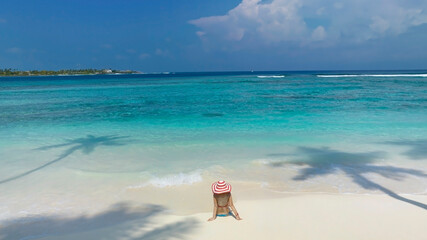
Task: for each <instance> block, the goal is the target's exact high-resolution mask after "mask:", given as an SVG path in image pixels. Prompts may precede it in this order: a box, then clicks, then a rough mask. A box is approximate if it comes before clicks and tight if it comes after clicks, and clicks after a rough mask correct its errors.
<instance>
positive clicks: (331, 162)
mask: <svg viewBox="0 0 427 240" xmlns="http://www.w3.org/2000/svg"><path fill="white" fill-rule="evenodd" d="M297 154H298V155H300V156H301V155H302V156H304V158H302V159H296V160H289V161H280V162H273V163H271V164H270V166H272V167H281V166H285V165H287V164H294V165H295V164H296V165H303V166H306V168H303V169H301V170H300V173H299V174H298V175H297V176H295V177H294V178H293V179H294V180H296V181H304V180H307V179H310V178H313V177H316V176H322V175H329V174H333V173H336V172H343V173H344V174H345V175H346V176H348V177H349V178H350V179H351V180H352V181H353V182H354V183H356V184H357V185H359V186H360V187H362V188H364V189H369V190H379V191H381V192H383V193H385V194H387V195H388V196H390V197H392V198H394V199H397V200H400V201H403V202H407V203H409V204H412V205H414V206H417V207H420V208H423V209H425V210H427V205H426V204H423V203H420V202H417V201H414V200H411V199H407V198H404V197H402V196H399V195H398V194H396V193H395V192H393V191H391V190H390V189H388V188H386V187H384V186H382V185H380V184H378V183H376V182H374V181H372V180H369V179H368V178H366V177H365V176H363V174H368V173H375V174H378V175H381V176H382V177H385V178H389V179H392V180H396V181H401V180H404V179H405V178H406V177H407V176H408V175H412V176H417V177H423V178H427V174H425V173H424V172H422V171H419V170H416V169H409V168H398V167H392V166H379V165H374V163H375V162H377V161H378V160H379V159H381V158H383V157H384V155H385V153H384V152H365V153H349V152H342V151H337V150H333V149H330V148H326V147H325V148H311V147H299V148H298V149H297Z"/></svg>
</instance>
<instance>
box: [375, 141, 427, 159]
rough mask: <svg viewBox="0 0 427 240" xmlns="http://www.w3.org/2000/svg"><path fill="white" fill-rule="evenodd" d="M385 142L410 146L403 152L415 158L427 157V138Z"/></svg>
mask: <svg viewBox="0 0 427 240" xmlns="http://www.w3.org/2000/svg"><path fill="white" fill-rule="evenodd" d="M383 144H389V145H395V146H403V147H409V150H407V151H405V152H404V153H403V154H404V155H406V156H408V157H410V158H411V159H414V160H421V159H427V139H420V140H401V141H387V142H383Z"/></svg>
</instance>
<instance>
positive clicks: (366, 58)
mask: <svg viewBox="0 0 427 240" xmlns="http://www.w3.org/2000/svg"><path fill="white" fill-rule="evenodd" d="M426 53H427V1H425V0H423V1H421V0H407V1H403V0H346V1H343V0H342V1H338V0H337V1H332V0H215V1H202V0H181V1H177V0H140V1H136V0H121V1H113V0H103V1H98V0H91V1H87V0H86V1H81V0H33V1H30V0H28V1H21V0H13V1H12V0H2V2H1V7H0V68H14V69H20V70H30V69H54V70H55V69H64V68H67V69H68V68H113V69H134V70H140V71H143V72H164V71H169V72H179V71H247V70H356V69H366V70H371V69H427V54H426Z"/></svg>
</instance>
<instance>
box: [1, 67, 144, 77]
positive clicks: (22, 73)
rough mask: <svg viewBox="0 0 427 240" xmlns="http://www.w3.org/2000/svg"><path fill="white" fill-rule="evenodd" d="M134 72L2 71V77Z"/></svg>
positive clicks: (128, 71) (91, 70)
mask: <svg viewBox="0 0 427 240" xmlns="http://www.w3.org/2000/svg"><path fill="white" fill-rule="evenodd" d="M134 73H140V72H138V71H133V70H112V69H65V70H57V71H52V70H31V71H18V70H14V69H10V68H7V69H0V76H54V75H96V74H134Z"/></svg>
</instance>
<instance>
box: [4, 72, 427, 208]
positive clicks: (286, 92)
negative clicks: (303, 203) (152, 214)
mask: <svg viewBox="0 0 427 240" xmlns="http://www.w3.org/2000/svg"><path fill="white" fill-rule="evenodd" d="M343 74H344V73H340V74H331V73H311V72H302V73H288V72H278V73H224V74H218V73H216V74H208V73H199V74H197V73H189V74H184V73H181V74H170V75H113V76H107V75H103V76H62V77H25V78H24V77H22V78H21V77H18V78H1V79H0V156H1V158H0V164H1V166H2V167H1V169H0V176H1V179H0V189H1V190H2V192H4V193H7V194H6V195H4V194H3V195H2V196H1V197H0V198H1V199H0V200H1V201H2V202H6V203H7V202H12V201H14V200H16V199H19V197H22V196H23V195H25V191H26V192H27V193H34V192H36V191H38V192H46V191H47V192H49V193H50V194H54V195H55V194H58V195H60V194H64V193H65V192H66V191H71V192H73V191H74V192H76V194H78V192H79V191H80V190H81V189H82V188H87V189H86V190H87V191H86V190H84V191H83V190H82V193H83V192H85V193H88V192H91V191H93V189H98V188H102V182H103V181H106V182H109V184H110V186H109V187H108V189H109V190H108V191H110V190H111V191H112V192H120V191H123V190H124V189H127V188H143V187H146V186H148V185H150V186H154V187H171V186H177V185H178V186H179V185H188V184H193V183H195V182H199V181H203V180H204V179H216V178H218V177H220V178H225V179H231V180H233V181H254V182H258V183H259V184H260V185H262V186H263V187H266V188H271V189H273V190H275V191H332V192H342V193H361V192H362V193H370V192H375V191H377V192H378V191H379V192H381V189H378V188H375V187H374V188H372V186H371V187H369V186H368V185H369V184H370V183H373V182H374V183H380V184H383V185H382V186H387V187H389V188H391V189H392V190H393V191H395V192H397V193H417V194H420V193H421V194H423V193H425V192H426V191H427V179H426V176H427V175H426V173H427V152H426V150H425V149H427V144H426V143H427V140H426V139H427V137H426V136H427V78H426V75H425V74H424V73H415V74H411V73H404V74H402V73H399V74H396V73H384V72H383V73H381V74H380V75H378V74H377V75H375V74H374V75H373V74H367V73H357V74H354V73H349V74H344V75H343ZM279 76H280V77H279ZM324 76H328V77H324ZM331 76H333V77H331ZM85 183H87V184H88V185H91V186H90V187H89V186H83V187H79V186H81V185H86V184H85ZM96 184H101V185H96ZM78 185H79V186H78ZM23 189H25V191H24V190H23ZM34 189H36V190H34ZM64 189H66V190H64ZM106 191H107V190H106ZM23 192H24V193H23ZM39 196H40V198H42V194H39ZM96 196H97V197H99V198H102V196H103V193H102V190H100V191H99V195H96ZM44 197H46V195H44ZM44 197H43V198H44Z"/></svg>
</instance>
